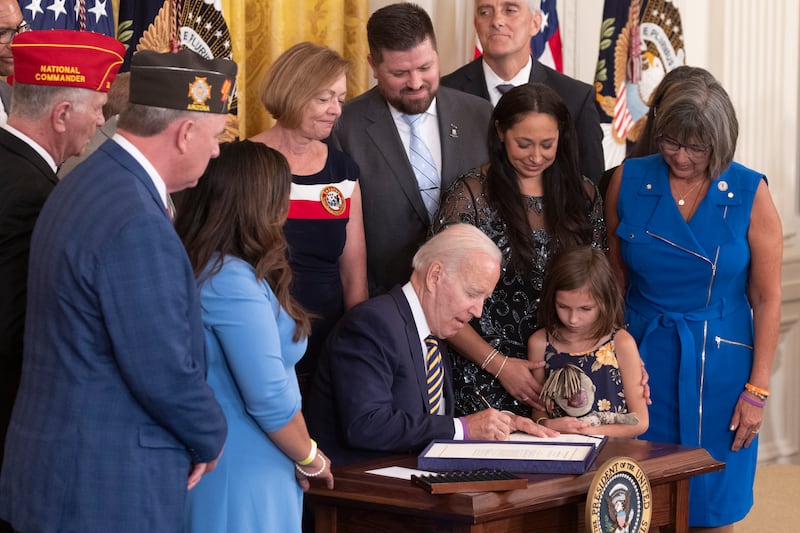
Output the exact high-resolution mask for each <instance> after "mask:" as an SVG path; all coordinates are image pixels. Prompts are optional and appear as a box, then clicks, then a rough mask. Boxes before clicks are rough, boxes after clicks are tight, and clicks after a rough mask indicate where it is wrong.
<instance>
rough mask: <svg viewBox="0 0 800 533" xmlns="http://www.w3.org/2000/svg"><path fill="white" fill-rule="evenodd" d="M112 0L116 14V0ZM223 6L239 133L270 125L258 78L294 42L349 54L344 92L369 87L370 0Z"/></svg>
mask: <svg viewBox="0 0 800 533" xmlns="http://www.w3.org/2000/svg"><path fill="white" fill-rule="evenodd" d="M112 3H113V6H114V16H115V17H116V14H117V13H118V12H119V0H112ZM222 12H223V13H224V14H225V20H226V22H227V23H228V29H229V30H230V32H231V39H232V40H233V43H232V46H233V57H234V59H235V60H236V62H237V63H238V65H239V76H238V78H239V80H238V81H239V132H240V135H241V136H242V138H244V137H250V136H252V135H255V134H256V133H258V132H260V131H261V130H264V129H266V128H267V127H269V126H270V124H271V121H272V119H271V117H270V116H269V114H268V113H267V112H266V110H264V108H263V107H262V105H261V100H260V98H259V96H258V93H259V87H260V84H261V79H262V78H263V77H264V73H265V72H266V71H267V69H268V68H269V66H270V65H271V64H272V62H273V61H274V60H275V59H276V58H277V57H278V56H279V55H280V54H281V53H282V52H283V51H284V50H286V49H287V48H289V47H290V46H292V45H293V44H297V43H299V42H301V41H311V42H314V43H317V44H324V45H327V46H329V47H331V48H332V49H334V50H336V51H337V52H339V53H340V54H342V56H344V57H345V58H346V59H347V60H349V61H350V74H349V75H348V76H347V96H348V98H351V97H353V96H356V95H359V94H361V93H362V92H364V91H366V90H367V88H368V87H369V65H367V19H368V18H369V0H222Z"/></svg>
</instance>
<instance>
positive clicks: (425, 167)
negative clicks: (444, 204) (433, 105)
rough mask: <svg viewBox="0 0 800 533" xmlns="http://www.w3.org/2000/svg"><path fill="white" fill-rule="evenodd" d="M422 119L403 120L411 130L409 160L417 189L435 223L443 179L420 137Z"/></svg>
mask: <svg viewBox="0 0 800 533" xmlns="http://www.w3.org/2000/svg"><path fill="white" fill-rule="evenodd" d="M420 117H422V114H419V115H403V120H405V121H406V123H407V124H408V126H409V127H410V128H411V142H410V143H409V147H408V152H409V153H408V156H409V157H408V159H409V162H410V163H411V168H413V169H414V176H416V178H417V187H419V192H420V194H421V195H422V201H423V202H424V203H425V209H427V211H428V218H429V220H431V221H433V217H434V215H435V214H436V210H437V209H439V184H440V182H441V179H440V178H439V172H438V171H437V170H436V165H434V164H433V156H431V151H430V150H428V146H427V145H426V144H425V141H424V140H422V137H420V135H419V128H418V120H419V119H420Z"/></svg>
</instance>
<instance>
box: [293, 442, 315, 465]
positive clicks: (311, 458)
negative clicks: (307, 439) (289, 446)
mask: <svg viewBox="0 0 800 533" xmlns="http://www.w3.org/2000/svg"><path fill="white" fill-rule="evenodd" d="M316 458H317V441H315V440H314V439H311V451H310V452H308V457H306V458H305V459H303V460H302V461H295V463H297V464H299V465H300V466H308V465H310V464H311V463H313V462H314V459H316Z"/></svg>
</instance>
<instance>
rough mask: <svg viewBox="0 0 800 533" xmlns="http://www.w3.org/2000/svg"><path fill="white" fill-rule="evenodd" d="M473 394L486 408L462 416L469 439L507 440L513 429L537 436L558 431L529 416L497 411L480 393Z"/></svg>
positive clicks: (546, 435)
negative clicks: (538, 422)
mask: <svg viewBox="0 0 800 533" xmlns="http://www.w3.org/2000/svg"><path fill="white" fill-rule="evenodd" d="M475 395H476V396H477V397H478V398H480V399H481V401H482V402H483V404H484V405H486V409H484V410H483V411H478V412H477V413H473V414H471V415H468V416H466V417H464V420H465V421H466V423H467V434H468V435H469V438H470V440H508V436H509V435H510V434H511V433H512V432H514V431H522V432H524V433H528V434H529V435H534V436H537V437H557V436H558V435H559V433H558V431H554V430H552V429H548V428H546V427H544V426H542V425H539V424H537V423H535V422H534V421H533V420H531V419H530V418H526V417H524V416H519V415H515V414H514V413H510V412H508V411H498V410H497V409H494V408H493V407H492V406H491V404H490V403H489V402H488V401H487V400H486V398H484V397H483V396H481V394H480V393H478V392H477V391H475Z"/></svg>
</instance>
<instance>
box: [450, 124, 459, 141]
mask: <svg viewBox="0 0 800 533" xmlns="http://www.w3.org/2000/svg"><path fill="white" fill-rule="evenodd" d="M450 137H451V138H452V139H458V126H456V125H455V124H450Z"/></svg>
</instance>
